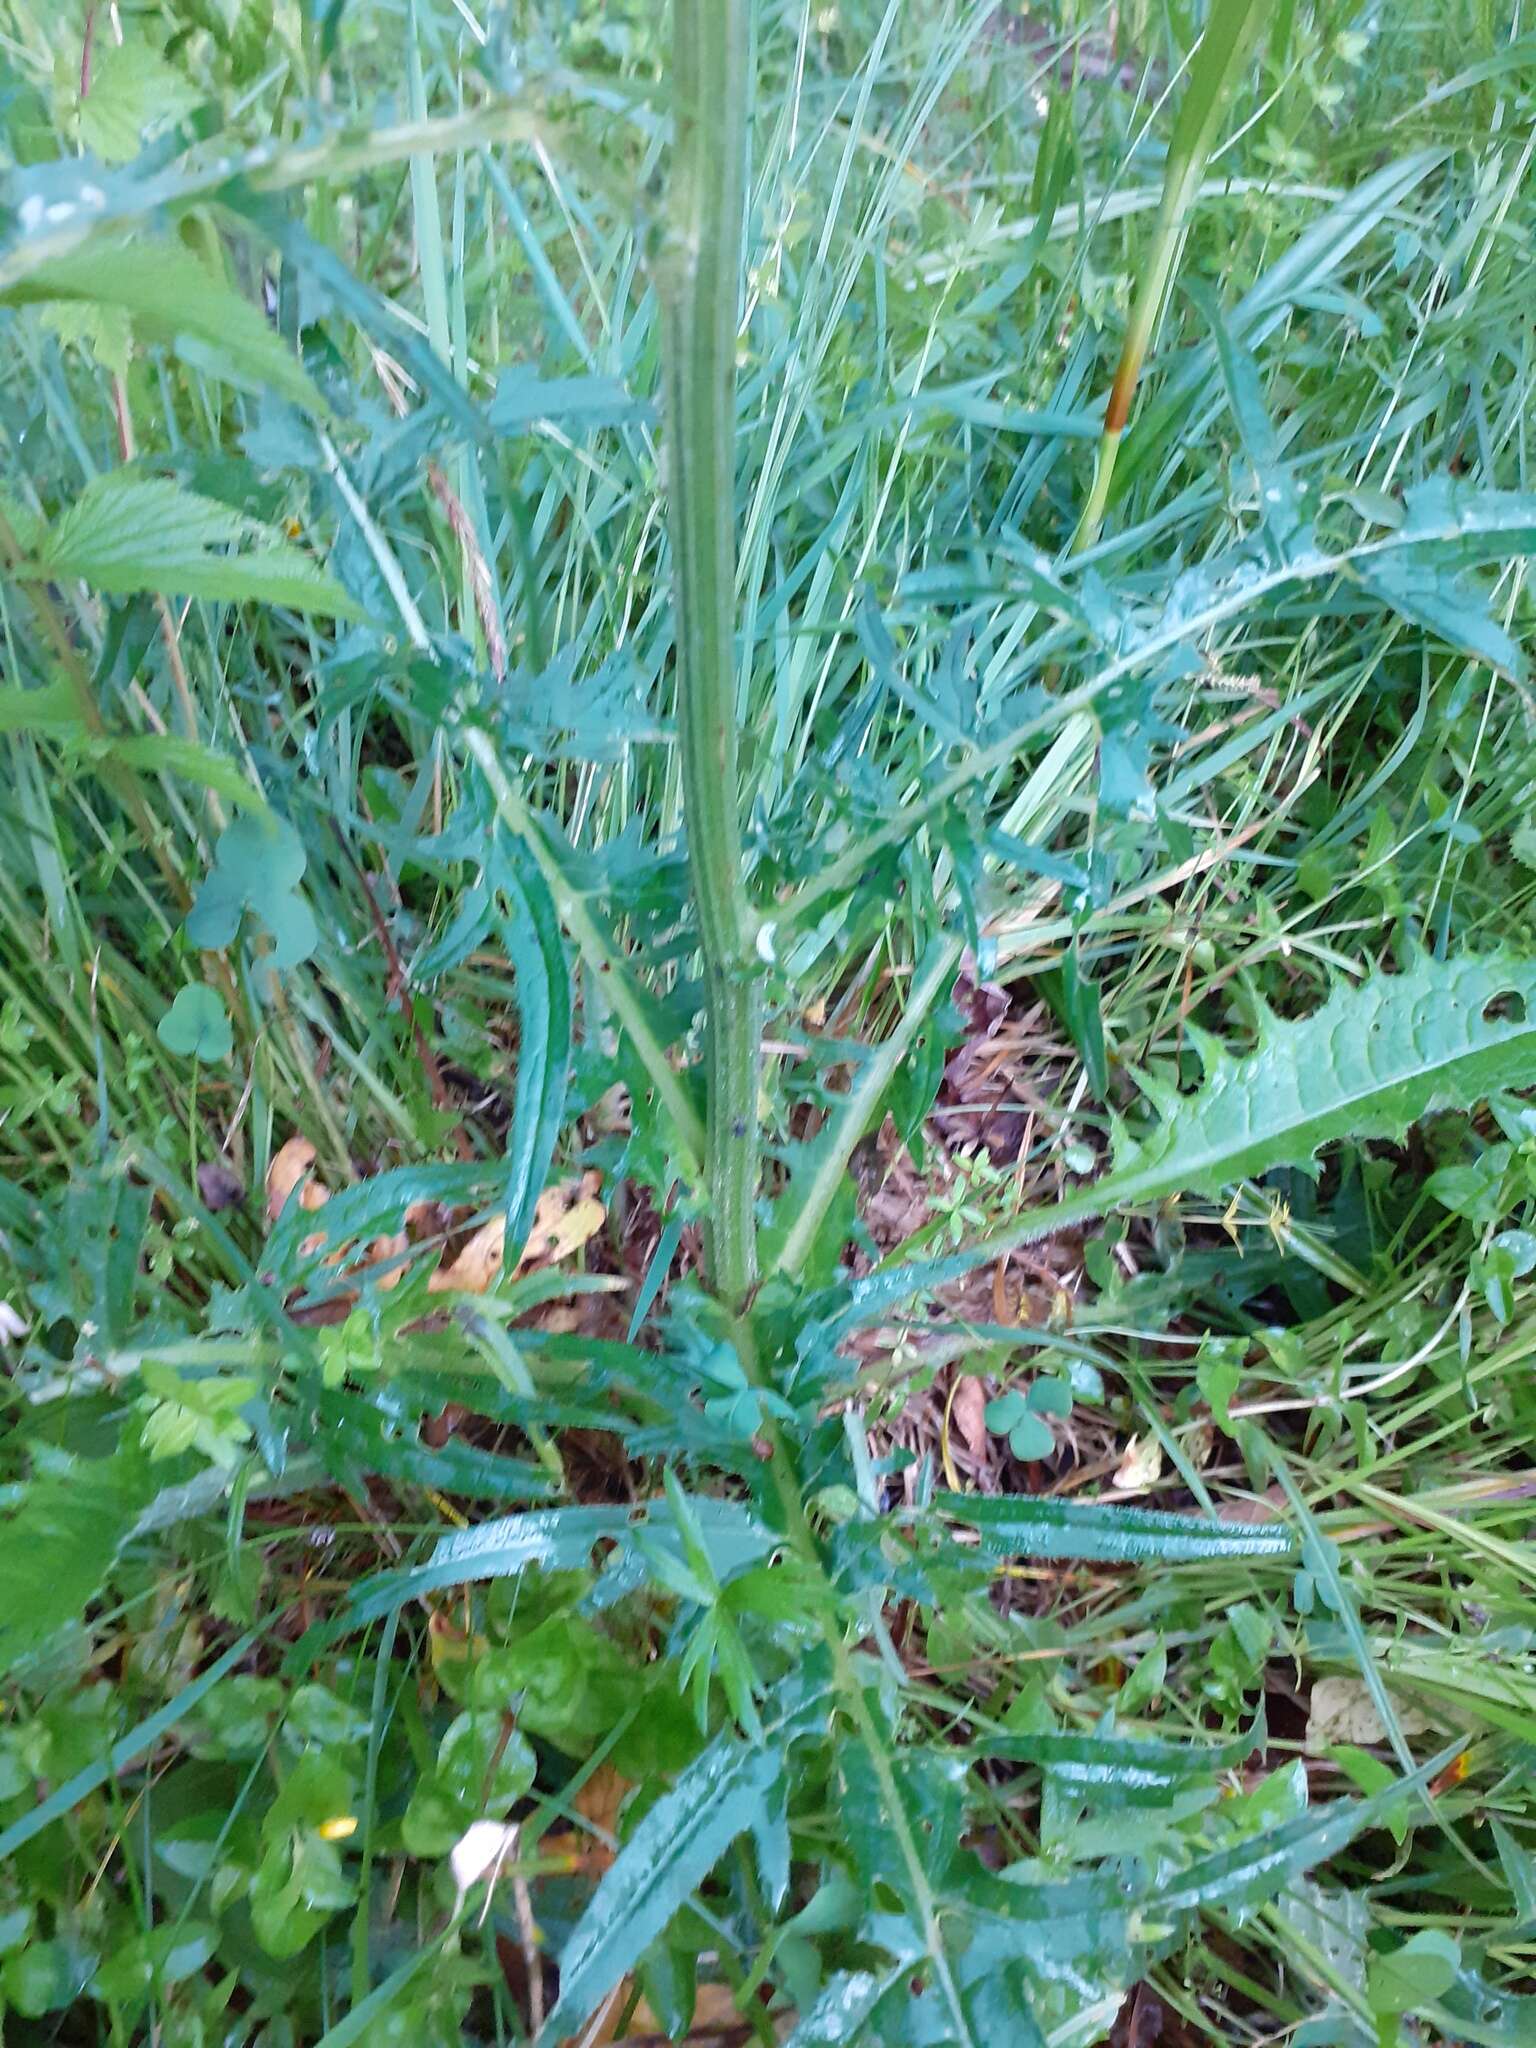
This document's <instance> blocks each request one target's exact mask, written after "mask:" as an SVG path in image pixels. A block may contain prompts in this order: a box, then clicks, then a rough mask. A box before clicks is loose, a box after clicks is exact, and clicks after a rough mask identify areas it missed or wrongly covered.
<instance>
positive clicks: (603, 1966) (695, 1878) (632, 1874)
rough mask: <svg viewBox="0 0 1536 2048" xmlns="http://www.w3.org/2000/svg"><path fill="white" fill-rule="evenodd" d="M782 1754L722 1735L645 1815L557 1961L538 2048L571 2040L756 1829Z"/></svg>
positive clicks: (779, 1769) (779, 1772)
mask: <svg viewBox="0 0 1536 2048" xmlns="http://www.w3.org/2000/svg"><path fill="white" fill-rule="evenodd" d="M783 1769H784V1755H783V1752H782V1750H780V1749H777V1748H772V1749H749V1748H748V1747H747V1746H746V1745H745V1744H744V1743H742V1742H740V1741H738V1740H737V1739H736V1738H735V1737H734V1736H730V1735H722V1736H719V1737H717V1739H716V1740H715V1741H714V1742H713V1743H711V1744H710V1746H709V1748H708V1749H706V1750H705V1751H704V1753H703V1755H702V1756H700V1757H699V1758H698V1759H697V1760H696V1761H695V1762H694V1763H692V1764H690V1766H689V1767H688V1769H687V1770H686V1771H684V1773H683V1774H682V1776H681V1777H680V1778H679V1779H678V1781H677V1783H676V1785H674V1786H673V1788H672V1790H671V1791H670V1792H668V1793H666V1794H665V1795H664V1796H663V1797H662V1798H661V1799H659V1800H658V1801H657V1802H656V1804H655V1805H654V1806H653V1807H652V1808H651V1810H650V1811H649V1813H647V1814H646V1816H645V1818H644V1819H643V1820H642V1821H641V1822H640V1825H639V1826H638V1827H637V1828H636V1829H635V1832H634V1833H633V1835H631V1836H630V1838H629V1840H628V1841H627V1842H626V1843H625V1845H624V1847H623V1848H622V1849H621V1850H620V1851H619V1854H618V1856H617V1858H616V1859H615V1861H614V1864H613V1867H612V1869H611V1870H609V1872H608V1874H607V1875H606V1876H605V1877H604V1879H603V1881H602V1883H601V1884H600V1885H599V1886H598V1888H597V1892H596V1894H595V1895H594V1897H593V1899H592V1901H591V1903H590V1904H589V1905H588V1907H587V1909H586V1911H585V1912H584V1913H583V1914H582V1916H581V1918H580V1920H578V1921H577V1923H576V1926H575V1927H574V1929H573V1930H572V1932H571V1936H570V1939H569V1940H568V1941H567V1942H566V1944H565V1947H564V1948H563V1949H562V1950H561V1953H560V1998H559V2003H558V2004H557V2005H556V2007H555V2010H554V2011H553V2012H552V2013H551V2014H550V2016H549V2020H548V2022H547V2024H546V2026H545V2029H544V2032H543V2033H542V2034H541V2035H540V2037H539V2038H540V2041H541V2042H544V2043H548V2042H552V2041H555V2040H557V2039H558V2038H559V2037H560V2036H561V2035H562V2034H573V2033H577V2032H579V2031H580V2029H581V2028H582V2026H583V2025H584V2024H585V2023H586V2021H587V2020H588V2019H589V2018H590V2017H591V2015H592V2014H593V2013H594V2012H595V2011H596V2010H597V2007H598V2006H599V2005H600V2004H601V2002H602V2000H603V1999H604V1998H605V1997H606V1996H607V1995H608V1993H609V1992H610V1991H611V1990H612V1989H613V1987H614V1986H615V1985H616V1984H617V1983H618V1982H619V1981H620V1979H621V1978H623V1977H625V1976H627V1975H628V1973H629V1971H630V1970H632V1969H633V1968H634V1966H635V1964H636V1963H637V1962H638V1961H639V1959H640V1957H641V1955H642V1954H643V1953H644V1951H645V1950H646V1949H647V1948H649V1946H650V1944H651V1943H652V1942H653V1941H654V1940H655V1939H656V1938H657V1936H658V1935H659V1934H661V1933H662V1931H663V1929H664V1928H665V1927H666V1926H667V1924H668V1922H669V1921H670V1920H671V1919H672V1917H673V1915H674V1914H675V1913H676V1912H677V1911H678V1909H679V1908H680V1907H681V1906H682V1905H683V1904H684V1903H685V1902H686V1901H687V1900H688V1899H689V1898H690V1897H691V1896H692V1894H693V1892H694V1891H695V1890H696V1889H697V1887H698V1886H699V1885H700V1884H702V1883H703V1881H704V1879H705V1878H706V1877H707V1876H708V1875H709V1873H710V1871H711V1870H712V1869H713V1868H714V1866H715V1864H716V1863H717V1862H718V1861H719V1860H720V1858H721V1856H722V1855H723V1854H724V1853H725V1851H726V1849H728V1848H729V1846H730V1845H731V1843H732V1842H733V1841H735V1839H736V1837H737V1836H738V1835H739V1834H741V1833H743V1832H744V1831H746V1830H747V1829H752V1830H753V1831H756V1830H757V1829H758V1828H759V1827H761V1826H762V1825H763V1824H764V1823H765V1821H766V1817H767V1803H768V1799H769V1796H770V1794H771V1793H772V1791H773V1788H774V1787H775V1785H776V1784H777V1783H778V1781H779V1778H780V1776H781V1775H782V1772H783Z"/></svg>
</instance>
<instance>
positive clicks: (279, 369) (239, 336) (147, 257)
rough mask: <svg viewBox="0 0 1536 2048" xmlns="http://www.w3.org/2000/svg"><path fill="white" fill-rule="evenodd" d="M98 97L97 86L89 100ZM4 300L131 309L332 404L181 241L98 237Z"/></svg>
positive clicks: (161, 337) (219, 359)
mask: <svg viewBox="0 0 1536 2048" xmlns="http://www.w3.org/2000/svg"><path fill="white" fill-rule="evenodd" d="M94 99H95V94H94V93H93V94H92V97H91V101H88V102H87V105H88V106H89V105H91V104H92V103H93V102H94ZM0 303H6V304H9V305H38V304H43V305H50V306H61V305H74V306H78V307H88V308H91V309H92V310H93V311H94V313H95V314H96V316H97V317H98V318H100V317H101V316H103V315H108V316H110V315H114V314H115V315H117V316H118V317H119V318H120V317H121V316H123V315H126V316H127V317H128V319H129V320H130V321H131V322H132V323H133V326H134V328H135V330H136V332H138V333H139V334H141V335H142V336H144V338H145V339H147V340H151V341H165V342H170V343H172V344H175V343H177V342H178V341H181V340H183V339H187V340H190V341H192V342H194V343H197V344H200V347H199V349H198V364H199V367H204V366H208V367H213V368H216V369H218V370H220V371H221V372H222V373H223V374H225V375H226V376H228V377H229V378H230V380H231V381H232V382H235V383H238V384H244V385H248V386H250V387H251V388H253V389H256V390H260V389H262V388H263V387H267V388H269V389H271V390H273V391H277V392H281V393H282V395H283V396H284V397H285V398H290V399H292V400H293V402H294V403H295V404H296V405H301V406H303V407H304V408H305V410H306V411H309V412H315V413H322V414H323V413H324V412H325V411H326V409H327V408H326V404H325V401H324V399H323V398H322V397H321V396H320V393H319V392H318V391H317V390H316V388H315V386H314V385H313V384H312V383H311V382H310V379H309V377H308V375H307V374H306V372H305V370H304V368H303V365H302V364H301V363H300V362H299V359H298V357H297V356H296V355H295V354H294V352H293V350H292V349H291V348H290V347H289V346H288V345H287V343H285V342H284V340H283V338H282V336H281V335H280V334H279V333H278V332H277V330H276V328H274V327H271V326H269V325H268V323H267V321H266V319H265V318H264V317H263V316H262V314H261V313H260V312H259V311H258V309H257V308H256V307H255V306H253V305H252V304H251V302H250V300H249V299H245V298H242V297H241V296H240V294H239V293H238V292H236V291H233V290H231V288H230V287H229V285H228V284H227V283H226V282H225V281H224V279H223V277H222V276H221V275H220V274H219V273H218V272H217V271H216V270H213V269H211V268H210V267H209V266H208V265H207V264H206V263H203V262H201V261H200V260H199V259H198V258H197V257H196V256H194V255H193V253H192V251H191V250H190V249H188V248H187V247H185V246H184V244H182V243H180V242H173V241H166V240H161V239H159V238H154V239H151V238H150V237H148V236H141V237H138V238H136V239H135V240H133V241H123V242H115V243H107V244H105V245H103V244H101V243H95V242H93V243H92V244H91V245H90V246H89V247H88V248H80V249H73V250H70V251H68V252H67V253H65V254H63V255H58V256H53V257H50V258H48V259H47V260H46V261H45V262H43V263H40V264H38V265H37V266H36V267H35V268H34V269H32V270H30V271H29V272H28V274H27V276H26V277H25V278H24V279H22V280H21V281H20V282H19V283H16V284H13V285H11V286H10V287H9V288H8V289H7V290H5V291H3V292H0Z"/></svg>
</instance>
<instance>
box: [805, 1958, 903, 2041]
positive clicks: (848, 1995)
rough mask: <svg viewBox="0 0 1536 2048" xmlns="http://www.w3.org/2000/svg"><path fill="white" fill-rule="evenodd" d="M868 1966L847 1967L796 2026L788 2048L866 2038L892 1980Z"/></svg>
mask: <svg viewBox="0 0 1536 2048" xmlns="http://www.w3.org/2000/svg"><path fill="white" fill-rule="evenodd" d="M892 1981H893V1979H892V1977H890V1976H885V1977H876V1976H874V1975H873V1974H872V1973H871V1972H870V1971H868V1970H845V1971H844V1972H843V1974H842V1975H841V1976H839V1977H834V1978H833V1979H832V1981H831V1983H830V1984H828V1985H827V1987H826V1989H825V1990H824V1991H823V1992H822V1994H821V1996H820V1997H819V1998H818V1999H817V2001H816V2003H815V2004H814V2005H813V2006H812V2007H811V2009H810V2011H809V2012H808V2013H806V2014H805V2015H804V2016H803V2017H802V2018H801V2020H800V2022H799V2024H798V2025H797V2026H796V2028H795V2030H794V2032H793V2033H792V2034H791V2035H790V2036H789V2039H788V2040H787V2041H786V2042H785V2043H784V2048H851V2044H852V2043H854V2042H857V2041H861V2040H863V2039H865V2038H866V2037H865V2033H864V2029H865V2026H866V2023H867V2022H868V2020H869V2016H870V2014H871V2013H872V2012H873V2011H874V2009H875V2007H876V2006H877V2005H878V2004H879V2003H880V2001H881V1999H882V1998H883V1997H884V1996H885V1994H886V1992H887V1991H888V1990H889V1989H890V1987H891V1984H892Z"/></svg>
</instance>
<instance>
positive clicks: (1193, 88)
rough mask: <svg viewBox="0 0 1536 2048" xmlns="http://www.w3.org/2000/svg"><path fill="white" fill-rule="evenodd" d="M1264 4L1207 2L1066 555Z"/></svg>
mask: <svg viewBox="0 0 1536 2048" xmlns="http://www.w3.org/2000/svg"><path fill="white" fill-rule="evenodd" d="M1269 5H1270V0H1211V12H1210V18H1209V20H1208V21H1207V22H1206V25H1205V33H1204V35H1202V36H1201V38H1200V43H1199V47H1198V48H1197V49H1196V51H1195V55H1194V60H1193V62H1192V63H1191V65H1190V69H1189V84H1188V85H1187V86H1186V87H1185V90H1184V101H1183V104H1182V106H1181V107H1180V108H1179V118H1178V122H1177V124H1176V126H1175V128H1174V131H1173V140H1172V141H1171V142H1170V144H1169V145H1168V161H1167V165H1166V167H1165V168H1164V171H1163V196H1162V202H1161V204H1160V205H1159V207H1158V211H1157V223H1156V226H1155V227H1154V229H1153V231H1152V249H1151V255H1150V259H1149V261H1148V264H1147V267H1146V270H1145V271H1144V272H1143V274H1142V280H1141V285H1140V287H1139V289H1138V290H1137V293H1136V297H1135V299H1134V301H1133V303H1132V306H1131V317H1130V321H1129V323H1128V324H1127V326H1126V330H1125V341H1124V343H1123V344H1122V346H1121V349H1120V361H1119V364H1118V366H1117V368H1116V370H1115V381H1114V383H1113V385H1112V386H1111V387H1110V393H1109V402H1108V404H1107V405H1106V406H1105V408H1104V431H1103V434H1102V436H1101V437H1100V440H1099V450H1098V457H1097V460H1096V461H1095V463H1094V469H1093V484H1092V487H1091V488H1090V490H1089V493H1088V501H1087V503H1086V504H1085V505H1084V507H1083V514H1082V517H1081V519H1080V520H1079V521H1078V524H1077V531H1076V532H1075V533H1074V534H1073V536H1072V545H1071V548H1070V550H1069V552H1070V553H1072V554H1080V553H1081V552H1082V550H1083V549H1084V548H1090V547H1092V546H1093V544H1094V542H1095V541H1096V540H1097V539H1098V537H1099V530H1100V528H1101V527H1102V526H1103V524H1104V511H1105V508H1106V506H1107V505H1108V503H1109V491H1110V486H1111V484H1112V483H1113V482H1114V475H1115V462H1116V458H1117V457H1118V456H1119V453H1120V441H1121V437H1122V435H1123V434H1124V432H1125V428H1126V422H1127V421H1128V420H1129V419H1130V416H1131V400H1132V398H1133V397H1134V395H1135V391H1136V385H1137V382H1138V380H1139V378H1140V376H1141V370H1142V365H1143V363H1144V362H1145V361H1146V358H1147V350H1148V348H1149V347H1150V345H1151V341H1152V335H1153V331H1154V329H1155V328H1156V326H1157V323H1158V320H1159V318H1160V316H1161V314H1162V310H1163V304H1164V301H1165V300H1166V299H1167V296H1168V285H1169V281H1170V279H1171V278H1172V276H1173V266H1174V263H1175V262H1176V260H1177V258H1178V253H1179V249H1180V247H1181V246H1182V244H1183V240H1184V226H1185V220H1186V218H1187V216H1188V213H1189V209H1190V207H1191V205H1192V204H1193V203H1194V199H1195V195H1196V194H1197V193H1198V192H1199V190H1200V182H1201V180H1202V178H1203V177H1204V176H1205V166H1206V162H1207V160H1208V158H1209V157H1210V154H1211V149H1212V146H1213V145H1214V143H1215V141H1216V133H1217V130H1218V128H1219V127H1220V125H1221V117H1222V114H1223V112H1224V111H1225V109H1226V105H1227V102H1228V100H1229V99H1230V98H1231V96H1232V92H1233V89H1234V87H1235V86H1236V84H1237V81H1238V79H1239V77H1240V76H1241V75H1242V69H1243V65H1244V63H1245V62H1246V61H1247V57H1248V52H1249V51H1250V49H1251V48H1252V47H1253V42H1254V39H1255V37H1256V36H1257V35H1258V32H1259V28H1260V25H1261V23H1262V22H1263V19H1264V16H1265V14H1266V13H1267V12H1268V9H1269Z"/></svg>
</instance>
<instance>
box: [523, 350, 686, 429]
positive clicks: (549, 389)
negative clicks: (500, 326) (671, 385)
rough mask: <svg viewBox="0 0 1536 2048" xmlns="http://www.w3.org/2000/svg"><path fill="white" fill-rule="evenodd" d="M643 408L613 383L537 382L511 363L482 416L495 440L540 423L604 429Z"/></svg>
mask: <svg viewBox="0 0 1536 2048" xmlns="http://www.w3.org/2000/svg"><path fill="white" fill-rule="evenodd" d="M647 410H648V408H647V407H646V406H645V405H644V403H643V402H642V401H641V400H639V399H637V398H634V397H632V396H631V395H630V393H629V392H628V391H626V390H625V388H624V386H623V385H622V384H621V383H620V382H619V381H618V379H617V378H616V377H554V378H545V377H541V376H540V375H539V374H538V372H537V371H536V370H535V369H533V368H532V367H531V366H530V365H529V364H527V363H514V364H513V365H512V366H511V367H510V368H509V369H505V370H503V371H502V373H501V375H500V376H499V377H498V378H497V380H496V390H495V394H494V395H493V397H492V399H491V402H490V404H489V405H488V406H487V407H486V409H485V416H486V420H487V422H488V424H489V425H490V427H491V428H492V430H493V431H494V432H496V433H498V434H514V433H517V432H518V431H519V429H521V428H523V427H531V426H534V425H535V424H537V423H538V422H539V421H541V420H558V421H559V422H560V423H561V425H562V426H568V427H576V428H580V427H604V426H611V425H613V424H614V423H615V422H617V421H619V420H629V419H635V418H637V417H639V416H641V415H643V414H644V413H645V412H646V411H647Z"/></svg>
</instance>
